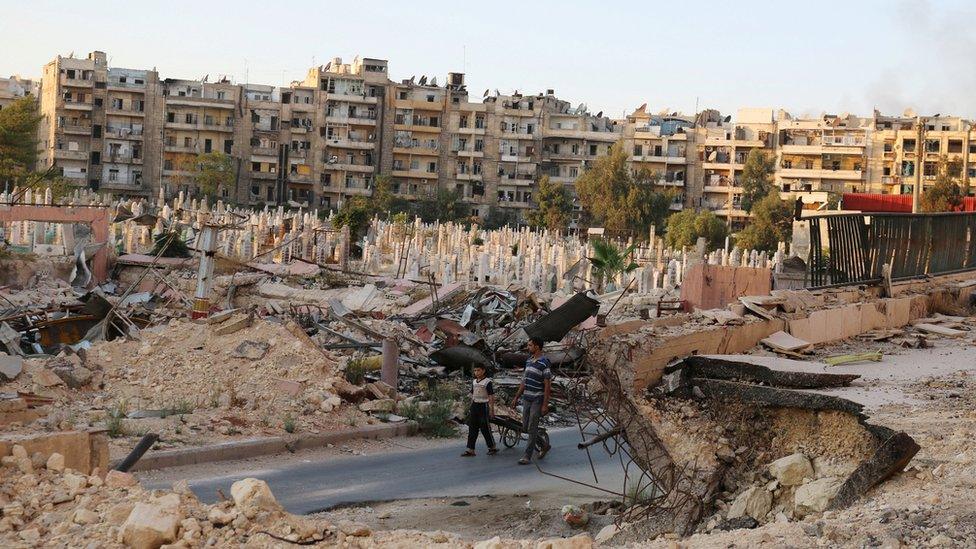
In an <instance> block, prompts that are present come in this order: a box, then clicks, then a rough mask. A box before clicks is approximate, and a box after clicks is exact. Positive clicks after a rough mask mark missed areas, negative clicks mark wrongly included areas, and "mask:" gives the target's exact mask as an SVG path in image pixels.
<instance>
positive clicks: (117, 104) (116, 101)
mask: <svg viewBox="0 0 976 549" xmlns="http://www.w3.org/2000/svg"><path fill="white" fill-rule="evenodd" d="M112 108H113V109H120V110H121V109H122V99H120V98H118V97H113V98H112Z"/></svg>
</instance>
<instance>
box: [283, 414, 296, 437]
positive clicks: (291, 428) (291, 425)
mask: <svg viewBox="0 0 976 549" xmlns="http://www.w3.org/2000/svg"><path fill="white" fill-rule="evenodd" d="M283 424H284V425H283V426H284V428H285V432H286V433H294V432H295V429H297V428H298V420H297V419H295V416H293V415H291V413H287V414H285V419H284V421H283Z"/></svg>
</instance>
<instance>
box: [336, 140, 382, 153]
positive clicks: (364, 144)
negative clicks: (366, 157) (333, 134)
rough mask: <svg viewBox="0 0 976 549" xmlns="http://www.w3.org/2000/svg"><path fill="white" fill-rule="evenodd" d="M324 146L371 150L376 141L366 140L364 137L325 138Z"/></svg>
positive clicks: (374, 146)
mask: <svg viewBox="0 0 976 549" xmlns="http://www.w3.org/2000/svg"><path fill="white" fill-rule="evenodd" d="M325 146H326V147H336V148H340V149H358V150H369V151H371V150H373V149H375V148H376V141H375V140H373V141H367V140H366V139H348V138H328V137H327V138H326V143H325Z"/></svg>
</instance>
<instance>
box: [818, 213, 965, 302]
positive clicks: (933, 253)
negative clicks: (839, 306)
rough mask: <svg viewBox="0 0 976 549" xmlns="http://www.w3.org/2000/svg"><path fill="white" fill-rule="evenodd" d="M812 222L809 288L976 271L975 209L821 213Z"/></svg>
mask: <svg viewBox="0 0 976 549" xmlns="http://www.w3.org/2000/svg"><path fill="white" fill-rule="evenodd" d="M804 219H805V220H809V221H810V261H809V264H808V270H809V284H808V285H809V286H810V287H814V288H817V287H824V286H834V285H844V284H857V283H862V282H871V281H877V280H880V279H881V278H882V267H883V266H884V265H885V264H889V265H891V278H892V279H893V280H899V279H909V278H914V277H918V276H923V275H932V274H948V273H953V272H959V271H967V270H972V269H976V213H973V212H963V213H927V214H902V213H873V214H842V215H823V216H816V217H810V218H804Z"/></svg>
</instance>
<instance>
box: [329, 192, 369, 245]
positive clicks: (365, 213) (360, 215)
mask: <svg viewBox="0 0 976 549" xmlns="http://www.w3.org/2000/svg"><path fill="white" fill-rule="evenodd" d="M373 211H374V210H373V206H372V204H370V201H369V200H368V199H367V198H366V197H365V196H353V197H351V198H348V199H346V201H345V202H343V203H342V207H341V208H339V211H338V212H336V215H335V224H336V228H340V227H343V226H346V225H348V226H349V234H350V235H352V236H353V237H354V238H355V237H358V236H359V234H361V233H362V232H363V231H364V230H365V229H366V226H367V225H368V224H369V220H370V218H372V217H373Z"/></svg>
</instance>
